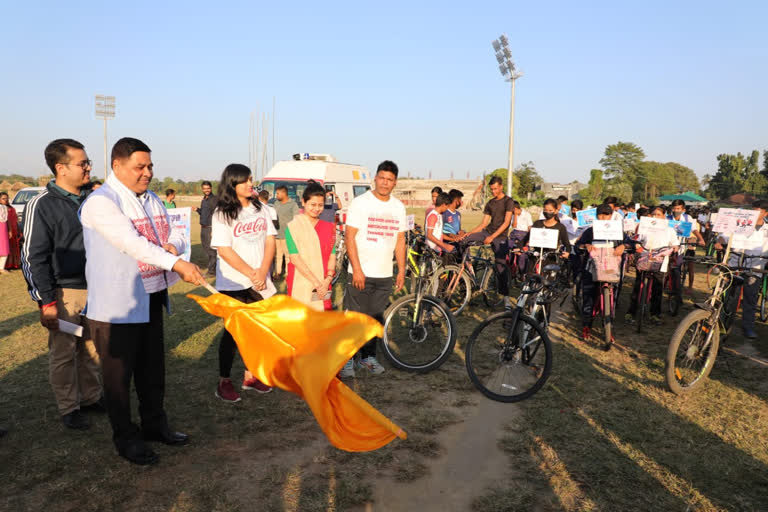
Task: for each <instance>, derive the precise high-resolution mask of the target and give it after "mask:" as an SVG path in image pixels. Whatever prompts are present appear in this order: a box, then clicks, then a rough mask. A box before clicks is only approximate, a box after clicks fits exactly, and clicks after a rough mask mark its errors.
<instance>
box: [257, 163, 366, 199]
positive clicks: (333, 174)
mask: <svg viewBox="0 0 768 512" xmlns="http://www.w3.org/2000/svg"><path fill="white" fill-rule="evenodd" d="M308 180H315V181H316V182H318V183H320V184H321V185H323V186H325V189H326V190H332V191H333V192H334V194H336V196H337V197H338V198H339V199H341V209H342V212H346V210H347V206H349V203H350V201H352V199H354V198H355V197H357V196H359V195H360V194H364V193H365V192H366V191H367V190H370V189H371V183H372V182H373V175H372V174H371V172H370V171H369V170H368V169H367V168H365V167H364V166H362V165H356V164H345V163H341V162H337V161H336V159H335V158H334V157H333V156H331V155H327V154H309V153H305V154H303V155H301V154H296V155H293V160H284V161H280V162H277V163H276V164H275V165H274V167H272V169H270V170H269V172H268V173H267V174H266V176H264V179H263V180H262V182H261V184H260V185H259V188H260V189H264V190H267V191H269V202H270V203H272V202H273V201H274V198H275V189H276V188H277V187H279V186H281V185H282V186H285V187H286V188H287V189H288V196H289V197H290V198H291V199H293V200H295V201H296V202H297V203H298V204H299V208H301V195H302V194H303V192H304V189H305V188H306V186H307V181H308Z"/></svg>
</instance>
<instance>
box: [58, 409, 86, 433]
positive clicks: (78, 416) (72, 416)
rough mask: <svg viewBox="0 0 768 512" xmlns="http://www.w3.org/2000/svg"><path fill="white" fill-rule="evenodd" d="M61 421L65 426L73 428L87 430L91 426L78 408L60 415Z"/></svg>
mask: <svg viewBox="0 0 768 512" xmlns="http://www.w3.org/2000/svg"><path fill="white" fill-rule="evenodd" d="M61 422H62V423H64V426H65V427H67V428H71V429H74V430H88V429H89V428H91V426H90V425H89V424H88V421H86V419H85V415H84V414H83V413H82V412H80V410H79V409H75V410H74V411H72V412H70V413H67V414H65V415H63V416H62V417H61Z"/></svg>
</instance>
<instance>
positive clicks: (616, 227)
mask: <svg viewBox="0 0 768 512" xmlns="http://www.w3.org/2000/svg"><path fill="white" fill-rule="evenodd" d="M622 223H623V221H621V220H600V219H597V220H595V222H594V224H592V238H593V239H594V240H624V229H623V225H622Z"/></svg>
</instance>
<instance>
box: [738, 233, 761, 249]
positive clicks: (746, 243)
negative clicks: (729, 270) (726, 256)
mask: <svg viewBox="0 0 768 512" xmlns="http://www.w3.org/2000/svg"><path fill="white" fill-rule="evenodd" d="M764 240H765V237H764V236H757V237H755V236H750V235H740V234H735V235H733V243H732V244H731V249H734V250H736V251H760V252H762V251H763V243H764Z"/></svg>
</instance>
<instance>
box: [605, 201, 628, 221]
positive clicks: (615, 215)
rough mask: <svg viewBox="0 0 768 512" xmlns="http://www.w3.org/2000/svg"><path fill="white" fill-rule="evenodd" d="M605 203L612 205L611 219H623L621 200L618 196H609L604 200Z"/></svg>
mask: <svg viewBox="0 0 768 512" xmlns="http://www.w3.org/2000/svg"><path fill="white" fill-rule="evenodd" d="M603 204H607V205H610V206H611V209H612V210H613V215H611V220H622V219H623V218H624V216H623V215H622V214H621V212H620V211H619V200H618V199H617V198H616V196H608V197H606V198H605V200H604V201H603Z"/></svg>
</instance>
